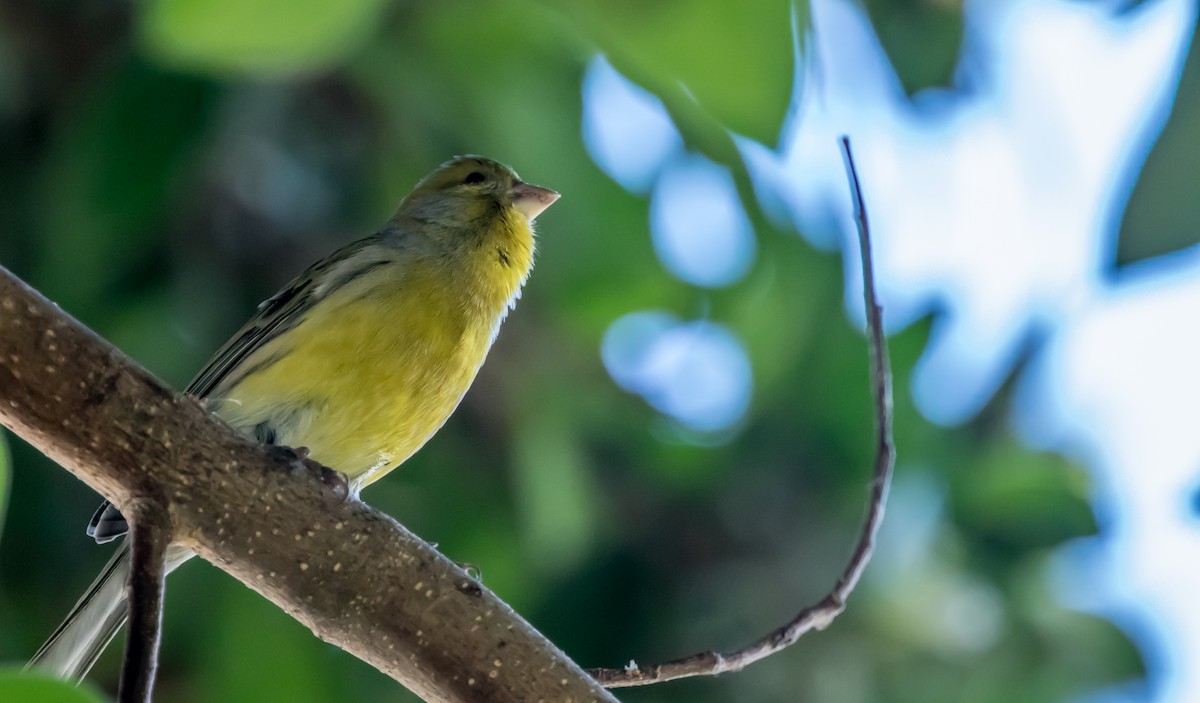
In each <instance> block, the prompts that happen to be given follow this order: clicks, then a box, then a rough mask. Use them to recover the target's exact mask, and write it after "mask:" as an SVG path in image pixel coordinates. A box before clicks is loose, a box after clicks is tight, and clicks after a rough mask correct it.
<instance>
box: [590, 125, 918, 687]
mask: <svg viewBox="0 0 1200 703" xmlns="http://www.w3.org/2000/svg"><path fill="white" fill-rule="evenodd" d="M841 148H842V157H843V160H844V162H845V165H846V175H847V177H848V178H849V180H850V196H851V198H852V199H853V201H854V219H855V222H856V223H857V225H858V242H859V249H860V251H861V255H862V271H863V298H864V301H865V304H866V310H867V345H868V347H869V348H870V363H871V387H872V391H873V393H874V397H875V432H876V434H875V440H876V455H875V472H874V476H873V478H872V480H871V496H870V503H869V504H868V506H867V515H866V518H865V519H864V521H863V526H862V532H861V533H860V534H859V537H858V543H857V544H856V545H855V547H854V553H853V554H852V555H851V557H850V561H849V562H848V563H847V564H846V568H845V569H844V570H843V571H842V574H841V576H840V577H839V578H838V580H837V583H836V584H834V586H833V589H832V590H830V591H829V593H828V594H827V595H826V596H825V597H824V598H822V599H821V600H820V602H818V603H816V604H815V605H811V606H808V607H807V608H805V609H803V610H801V611H800V612H799V613H797V614H796V617H794V618H792V620H791V621H790V622H788V623H787V624H786V625H784V626H782V627H780V628H778V629H776V630H775V631H774V632H771V633H770V634H768V635H766V636H765V637H762V638H760V639H759V640H757V641H756V642H754V643H752V644H750V645H748V646H746V647H743V648H742V649H739V650H737V651H734V652H730V653H727V654H721V653H718V652H715V651H707V652H700V653H698V654H693V655H691V656H690V657H684V658H682V659H676V660H674V661H670V662H667V663H665V664H657V665H654V666H638V665H637V664H635V663H633V662H630V664H629V666H627V667H625V668H623V669H589V670H588V673H589V674H591V675H592V677H593V678H595V679H596V680H597V681H599V682H600V683H601V684H603V685H604V686H606V687H609V688H616V687H621V686H644V685H647V684H652V683H659V682H662V681H670V680H672V679H682V678H687V677H690V676H714V675H716V674H721V673H724V672H727V671H738V670H740V669H742V668H745V667H746V666H748V665H750V664H753V663H754V662H756V661H758V660H760V659H765V658H766V657H769V656H771V655H772V654H775V653H776V652H779V651H781V650H783V649H785V648H787V647H789V646H790V645H792V644H793V643H794V642H795V641H796V640H798V639H800V637H801V636H802V635H804V634H805V633H806V632H808V631H809V630H813V629H817V630H823V629H825V628H826V627H828V626H829V624H830V623H831V622H833V619H834V618H836V617H837V616H838V615H839V614H840V613H841V612H842V611H843V610H844V609H845V608H846V599H847V598H849V597H850V593H851V592H852V591H853V590H854V587H855V585H857V584H858V579H859V578H860V577H861V576H862V573H863V571H864V570H865V569H866V567H867V562H868V561H870V559H871V552H872V551H873V550H874V548H875V536H876V534H877V533H878V532H879V525H880V523H882V522H883V510H884V504H885V503H886V502H887V493H888V485H889V484H890V483H891V478H892V466H893V464H894V463H895V458H896V449H895V447H894V446H893V444H892V376H891V367H890V363H889V362H888V353H887V341H886V340H885V339H884V336H883V326H882V323H881V321H880V317H881V314H880V308H879V303H878V301H877V300H876V298H875V272H874V266H873V264H872V260H871V235H870V228H869V227H868V224H867V211H866V207H865V206H864V205H863V196H862V186H861V184H860V183H859V180H858V171H857V169H855V167H854V157H853V155H852V154H851V152H850V138H849V137H842V138H841Z"/></svg>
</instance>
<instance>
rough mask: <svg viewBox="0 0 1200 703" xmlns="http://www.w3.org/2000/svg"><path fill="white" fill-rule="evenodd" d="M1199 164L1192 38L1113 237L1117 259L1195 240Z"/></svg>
mask: <svg viewBox="0 0 1200 703" xmlns="http://www.w3.org/2000/svg"><path fill="white" fill-rule="evenodd" d="M1197 163H1200V44H1197V43H1196V42H1192V44H1191V48H1190V50H1189V51H1188V56H1187V61H1186V63H1185V64H1184V67H1183V78H1182V79H1181V80H1180V83H1179V91H1178V93H1176V95H1175V108H1174V110H1172V111H1171V116H1170V118H1169V119H1168V120H1167V124H1166V126H1165V127H1164V128H1163V131H1162V134H1161V135H1159V137H1158V139H1157V140H1155V142H1154V147H1153V148H1152V149H1151V151H1150V155H1149V156H1148V157H1147V159H1146V165H1145V167H1144V168H1143V169H1142V175H1141V176H1140V177H1139V178H1138V180H1137V183H1136V184H1135V185H1134V187H1133V193H1132V194H1131V195H1130V196H1129V205H1128V207H1127V208H1126V209H1125V213H1124V214H1125V216H1124V218H1123V219H1122V221H1121V233H1120V239H1118V242H1117V252H1116V255H1117V263H1118V264H1127V263H1130V262H1133V261H1138V260H1140V259H1146V258H1150V257H1152V256H1157V255H1160V254H1166V253H1169V252H1172V251H1177V250H1179V249H1183V248H1184V247H1188V246H1191V245H1193V244H1195V243H1196V242H1197V241H1200V235H1198V234H1197V231H1196V227H1195V222H1196V221H1197V220H1200V199H1197V198H1196V197H1195V187H1194V183H1195V173H1196V164H1197Z"/></svg>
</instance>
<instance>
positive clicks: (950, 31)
mask: <svg viewBox="0 0 1200 703" xmlns="http://www.w3.org/2000/svg"><path fill="white" fill-rule="evenodd" d="M865 4H866V7H867V11H868V12H869V13H870V15H871V22H872V23H873V24H874V25H875V27H876V29H877V31H878V32H879V39H880V42H881V43H882V44H883V48H884V51H886V52H887V54H888V58H889V59H891V61H892V64H893V65H894V66H895V67H896V74H897V76H898V77H899V78H900V83H901V85H902V86H904V90H905V92H907V93H909V94H910V95H911V94H913V93H915V92H917V91H919V90H921V89H923V88H931V87H948V86H949V85H950V83H951V78H953V75H954V66H955V64H956V63H957V62H958V52H959V49H960V47H961V45H962V38H963V22H962V0H950V1H949V2H927V1H926V0H866V2H865Z"/></svg>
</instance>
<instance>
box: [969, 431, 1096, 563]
mask: <svg viewBox="0 0 1200 703" xmlns="http://www.w3.org/2000/svg"><path fill="white" fill-rule="evenodd" d="M952 485H953V486H954V490H955V493H956V496H955V500H954V501H953V504H954V505H955V506H956V508H955V515H956V518H957V520H958V522H959V524H961V525H964V526H966V527H967V528H969V529H972V530H975V531H977V532H978V534H979V535H980V536H981V537H983V538H985V539H987V540H989V541H990V542H992V545H993V548H994V549H996V550H998V551H999V552H1001V553H1003V552H1009V553H1018V554H1019V553H1023V552H1027V551H1029V550H1037V549H1044V548H1047V547H1052V546H1054V545H1056V544H1060V543H1062V542H1064V541H1066V540H1068V539H1071V538H1074V537H1080V536H1083V535H1089V534H1094V533H1095V531H1096V521H1095V516H1094V515H1093V513H1092V509H1091V506H1089V505H1088V501H1087V491H1088V481H1087V476H1086V474H1084V473H1083V471H1082V470H1080V469H1079V468H1077V467H1075V466H1072V465H1071V464H1070V463H1069V462H1068V461H1067V460H1065V459H1063V458H1062V457H1061V456H1058V455H1055V454H1030V452H1029V450H1027V449H1024V448H1023V447H1020V446H1019V445H1017V443H1016V442H1015V440H1011V439H1010V440H1007V441H1003V442H1000V443H998V445H997V446H994V447H993V448H992V450H991V451H990V452H988V453H987V454H985V455H984V457H983V458H982V459H981V460H979V462H978V464H977V465H976V466H975V467H973V468H972V470H971V471H970V472H969V473H968V472H962V471H960V472H957V473H956V474H955V475H954V476H952Z"/></svg>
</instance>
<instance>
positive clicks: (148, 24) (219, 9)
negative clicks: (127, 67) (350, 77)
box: [138, 0, 385, 74]
mask: <svg viewBox="0 0 1200 703" xmlns="http://www.w3.org/2000/svg"><path fill="white" fill-rule="evenodd" d="M384 7H385V4H384V2H383V0H153V1H152V2H148V3H146V4H145V5H144V6H143V9H142V12H141V14H140V16H139V23H138V30H139V33H140V39H141V42H142V44H143V45H144V47H145V48H146V51H147V53H148V54H149V55H151V56H153V57H155V58H157V59H159V60H161V61H163V62H164V63H167V64H171V65H175V66H180V67H185V68H188V69H190V70H194V71H201V72H215V73H220V72H246V73H259V74H264V73H265V74H277V73H286V72H295V71H301V70H314V69H319V68H322V67H327V66H329V65H331V64H333V63H334V62H336V61H338V60H339V59H341V58H343V57H344V56H345V55H346V54H348V53H350V52H351V51H353V50H354V49H355V48H356V47H357V46H359V45H360V44H361V43H362V41H363V39H365V38H366V37H367V36H368V35H369V34H370V33H371V31H372V30H374V29H375V28H376V26H377V25H378V21H379V16H380V12H381V11H382V10H383V8H384Z"/></svg>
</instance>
